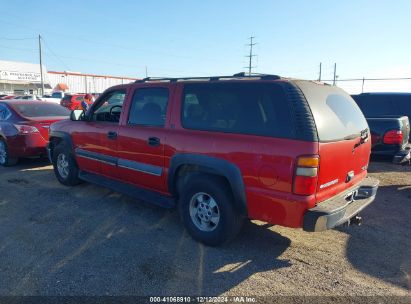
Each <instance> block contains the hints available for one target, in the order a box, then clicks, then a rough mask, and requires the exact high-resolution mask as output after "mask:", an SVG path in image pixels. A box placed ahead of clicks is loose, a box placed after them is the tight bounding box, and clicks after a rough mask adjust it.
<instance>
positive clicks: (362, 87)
mask: <svg viewBox="0 0 411 304" xmlns="http://www.w3.org/2000/svg"><path fill="white" fill-rule="evenodd" d="M364 82H365V77H363V78H362V86H361V93H364Z"/></svg>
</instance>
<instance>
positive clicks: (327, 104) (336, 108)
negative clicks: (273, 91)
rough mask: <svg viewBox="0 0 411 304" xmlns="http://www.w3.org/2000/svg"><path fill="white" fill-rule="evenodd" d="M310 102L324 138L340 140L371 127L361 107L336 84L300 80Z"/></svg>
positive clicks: (300, 85)
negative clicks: (329, 84)
mask: <svg viewBox="0 0 411 304" xmlns="http://www.w3.org/2000/svg"><path fill="white" fill-rule="evenodd" d="M297 84H298V86H299V87H300V89H301V90H302V92H303V93H304V95H305V98H306V99H307V101H308V104H309V105H310V108H311V111H312V113H313V116H314V120H315V124H316V126H317V132H318V137H319V139H320V141H337V140H342V139H344V138H347V137H349V136H352V135H358V136H359V135H360V132H361V131H362V130H365V129H367V128H368V124H367V121H366V120H365V118H364V115H363V114H362V112H361V110H360V108H359V107H358V106H357V104H356V103H355V101H354V100H353V99H352V98H351V96H350V95H348V94H347V93H345V92H344V91H343V90H341V89H340V88H338V87H336V86H328V85H321V84H316V83H313V82H310V81H297Z"/></svg>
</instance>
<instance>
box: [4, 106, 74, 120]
mask: <svg viewBox="0 0 411 304" xmlns="http://www.w3.org/2000/svg"><path fill="white" fill-rule="evenodd" d="M12 107H13V108H14V109H15V110H16V111H17V112H18V113H19V114H20V115H22V116H25V117H52V116H69V115H70V111H69V110H67V109H66V108H64V107H62V106H60V105H58V104H53V103H50V104H48V103H36V102H33V103H31V104H17V103H16V104H13V105H12Z"/></svg>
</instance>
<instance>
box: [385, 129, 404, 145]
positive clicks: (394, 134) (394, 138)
mask: <svg viewBox="0 0 411 304" xmlns="http://www.w3.org/2000/svg"><path fill="white" fill-rule="evenodd" d="M402 140H403V134H402V131H399V130H390V131H388V132H386V133H385V134H384V144H387V145H400V144H402Z"/></svg>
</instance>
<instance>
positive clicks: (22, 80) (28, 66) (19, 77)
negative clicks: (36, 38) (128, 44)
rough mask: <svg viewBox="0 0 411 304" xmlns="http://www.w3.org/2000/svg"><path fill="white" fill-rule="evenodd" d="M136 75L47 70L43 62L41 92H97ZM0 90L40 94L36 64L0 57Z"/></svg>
mask: <svg viewBox="0 0 411 304" xmlns="http://www.w3.org/2000/svg"><path fill="white" fill-rule="evenodd" d="M135 80H136V78H131V77H118V76H109V75H95V74H83V73H80V72H69V71H63V72H57V71H47V69H46V67H45V66H43V82H44V93H45V94H50V93H51V92H53V91H66V92H72V93H101V92H103V91H104V90H105V89H107V88H109V87H111V86H114V85H118V84H125V83H130V82H133V81H135ZM0 94H10V95H27V94H35V95H41V73H40V65H39V64H33V63H26V62H14V61H4V60H0Z"/></svg>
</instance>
